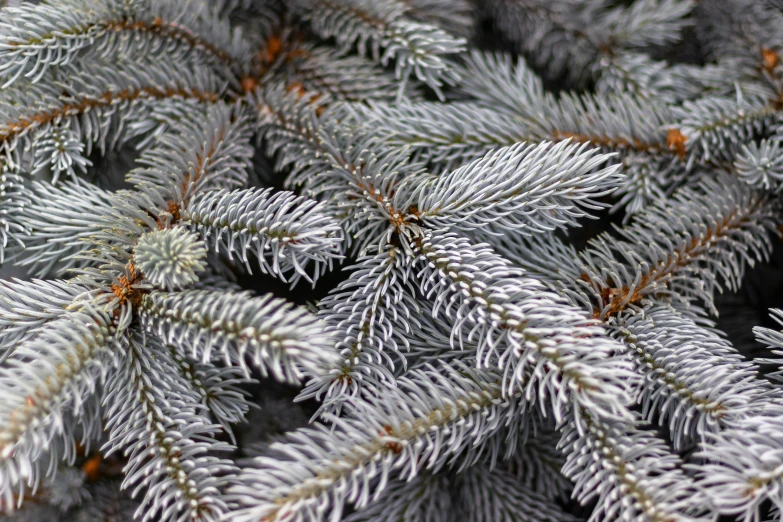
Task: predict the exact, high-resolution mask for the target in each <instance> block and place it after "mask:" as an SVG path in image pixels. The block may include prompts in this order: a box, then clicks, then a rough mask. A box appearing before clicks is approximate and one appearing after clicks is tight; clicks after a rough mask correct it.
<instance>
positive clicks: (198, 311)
mask: <svg viewBox="0 0 783 522" xmlns="http://www.w3.org/2000/svg"><path fill="white" fill-rule="evenodd" d="M139 313H140V314H141V319H142V321H143V322H144V324H145V325H146V327H147V328H148V329H150V330H153V331H155V332H156V333H157V334H158V335H159V336H160V337H161V339H163V340H164V341H165V342H166V343H168V344H173V345H175V346H182V350H183V351H185V352H188V351H189V352H190V354H191V355H192V356H193V357H194V358H196V359H197V360H202V361H204V362H208V361H209V360H210V359H211V357H212V352H213V350H217V351H219V352H220V353H221V354H222V355H223V357H224V360H225V362H226V364H227V365H230V366H238V367H239V368H241V369H242V370H244V371H245V373H246V374H249V368H248V366H247V361H246V359H245V357H246V356H249V358H250V359H251V360H252V363H253V365H254V366H255V367H256V368H258V369H259V370H260V371H261V373H262V375H268V374H271V375H272V376H273V377H275V378H277V379H279V380H284V381H288V382H294V383H296V382H299V381H300V380H301V379H302V377H304V376H305V375H312V374H317V373H319V372H321V371H325V370H327V369H328V368H329V366H330V365H331V364H332V362H333V361H334V360H335V354H334V352H333V349H332V347H331V346H330V344H329V341H330V338H329V336H328V335H324V333H323V331H322V327H321V325H320V323H319V322H318V321H317V320H316V319H315V318H314V317H312V316H310V315H309V314H308V313H307V312H305V311H304V310H303V309H298V308H294V307H292V306H291V305H290V304H288V303H286V302H285V301H283V300H281V299H276V298H273V297H271V296H264V297H251V296H250V295H249V294H248V293H225V294H216V293H213V292H207V291H201V290H186V291H182V292H158V291H152V292H150V293H148V294H145V295H144V296H142V298H141V302H140V307H139Z"/></svg>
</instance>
